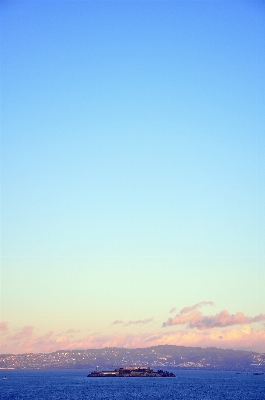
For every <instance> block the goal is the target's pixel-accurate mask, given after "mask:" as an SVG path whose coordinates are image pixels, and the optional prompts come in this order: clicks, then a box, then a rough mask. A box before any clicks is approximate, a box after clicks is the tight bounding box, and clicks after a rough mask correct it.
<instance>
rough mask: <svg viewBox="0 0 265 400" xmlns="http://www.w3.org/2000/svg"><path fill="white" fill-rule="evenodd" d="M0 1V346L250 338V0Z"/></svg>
mask: <svg viewBox="0 0 265 400" xmlns="http://www.w3.org/2000/svg"><path fill="white" fill-rule="evenodd" d="M0 7H1V10H0V11H1V322H0V331H1V335H2V338H1V345H0V352H1V353H4V354H6V353H14V354H17V353H25V352H50V351H56V350H63V349H86V348H101V347H112V346H117V347H129V348H133V347H149V346H153V345H159V344H166V343H168V344H175V345H184V346H200V347H209V346H211V347H218V348H233V349H243V350H251V351H257V352H265V295H264V282H265V246H264V242H265V240H264V238H265V211H264V204H265V157H264V156H265V152H264V150H265V119H264V115H265V107H264V104H265V43H264V37H265V36H264V34H265V22H264V21H265V18H264V17H265V6H264V3H263V2H262V1H233V2H226V1H215V0H213V1H203V0H201V1H200V0H198V1H196V0H195V1H184V0H182V1H181V0H180V1H178V0H176V1H166V0H165V1H163V0H161V1H158V0H157V1H149V0H145V1H144V0H142V1H137V0H136V1H134V0H132V1H123V0H119V1H115V0H108V1H101V0H99V1H90V0H88V1H80V0H76V1H60V0H53V1H34V0H32V1H23V0H22V1H16V0H11V1H7V0H4V1H2V2H1V5H0Z"/></svg>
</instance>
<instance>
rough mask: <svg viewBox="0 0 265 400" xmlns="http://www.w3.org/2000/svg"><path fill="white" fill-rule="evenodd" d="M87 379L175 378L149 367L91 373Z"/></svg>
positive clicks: (168, 373) (166, 372)
mask: <svg viewBox="0 0 265 400" xmlns="http://www.w3.org/2000/svg"><path fill="white" fill-rule="evenodd" d="M87 377H88V378H103V377H120V378H130V377H138V378H139V377H144V378H146V377H148V378H157V377H164V378H168V377H175V375H174V374H173V373H172V372H168V371H163V370H162V369H159V370H158V371H154V370H153V369H151V368H149V367H123V368H118V369H114V370H113V371H93V372H91V373H90V374H89V375H87Z"/></svg>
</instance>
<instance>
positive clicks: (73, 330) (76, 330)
mask: <svg viewBox="0 0 265 400" xmlns="http://www.w3.org/2000/svg"><path fill="white" fill-rule="evenodd" d="M78 332H80V329H73V328H70V329H68V330H67V331H66V332H65V333H78Z"/></svg>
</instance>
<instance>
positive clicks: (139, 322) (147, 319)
mask: <svg viewBox="0 0 265 400" xmlns="http://www.w3.org/2000/svg"><path fill="white" fill-rule="evenodd" d="M153 320H154V318H153V317H151V318H144V319H137V320H135V321H132V320H130V321H123V320H122V319H116V320H115V321H113V322H112V324H111V325H119V324H122V325H123V326H129V325H138V324H148V323H149V322H152V321H153Z"/></svg>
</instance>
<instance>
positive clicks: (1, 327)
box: [0, 322, 8, 332]
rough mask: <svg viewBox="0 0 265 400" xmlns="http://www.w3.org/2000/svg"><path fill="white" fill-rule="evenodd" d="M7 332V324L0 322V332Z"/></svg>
mask: <svg viewBox="0 0 265 400" xmlns="http://www.w3.org/2000/svg"><path fill="white" fill-rule="evenodd" d="M7 330H8V326H7V322H0V332H6V331H7Z"/></svg>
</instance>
